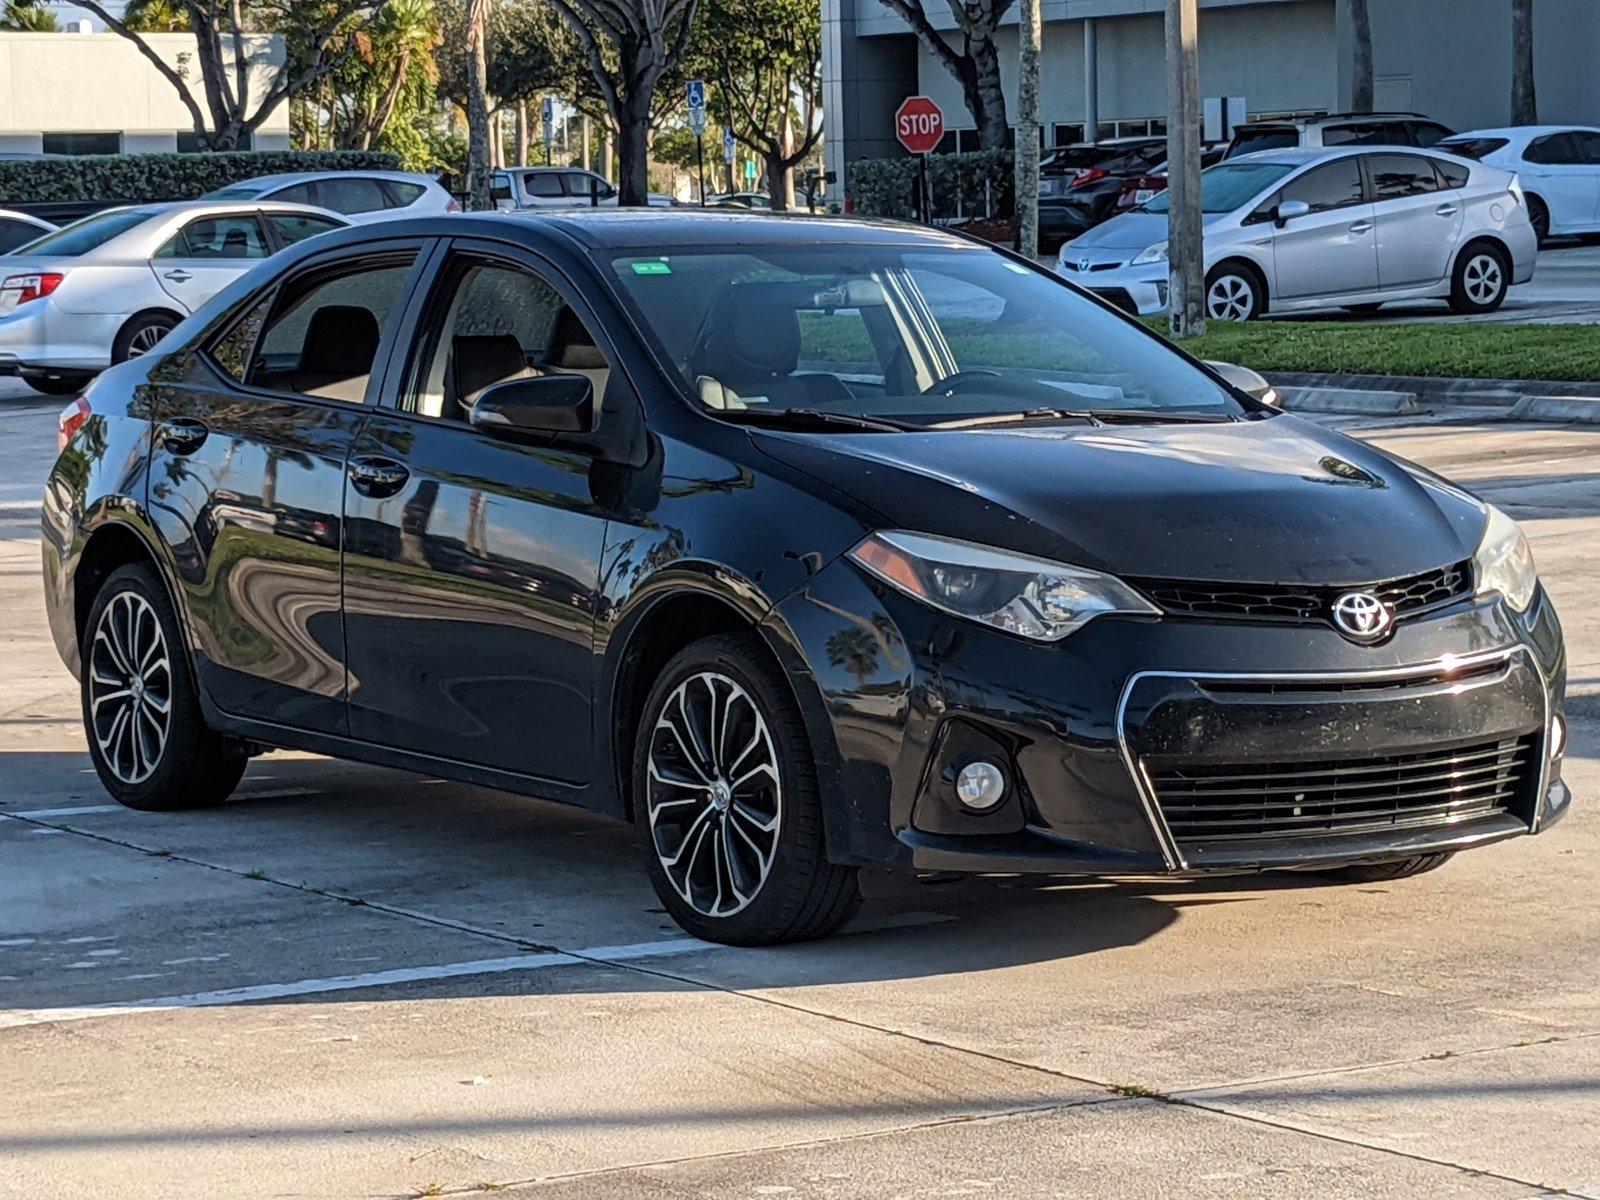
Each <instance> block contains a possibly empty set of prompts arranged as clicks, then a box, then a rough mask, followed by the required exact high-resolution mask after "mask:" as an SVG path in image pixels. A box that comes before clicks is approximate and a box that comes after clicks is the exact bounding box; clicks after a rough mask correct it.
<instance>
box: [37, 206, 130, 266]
mask: <svg viewBox="0 0 1600 1200" xmlns="http://www.w3.org/2000/svg"><path fill="white" fill-rule="evenodd" d="M160 211H161V210H159V209H154V208H125V209H122V210H121V211H119V212H104V213H96V214H95V215H94V216H92V217H85V218H84V219H83V220H81V221H74V222H73V223H72V224H71V225H68V226H66V227H65V228H63V229H58V230H56V232H54V233H52V234H48V235H47V236H45V237H43V238H41V239H40V240H39V243H38V245H36V246H34V247H33V248H32V249H31V250H30V253H32V254H47V255H50V256H51V257H54V258H77V257H78V256H79V255H81V254H87V253H89V251H91V250H98V249H99V248H100V247H101V246H104V245H105V244H106V243H107V242H109V241H110V240H111V239H112V238H114V237H120V236H122V235H123V234H124V233H127V232H128V231H129V230H130V229H133V228H135V227H137V226H139V225H143V224H144V223H145V222H146V221H148V220H149V219H150V218H151V217H154V216H159V215H160Z"/></svg>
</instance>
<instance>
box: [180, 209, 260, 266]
mask: <svg viewBox="0 0 1600 1200" xmlns="http://www.w3.org/2000/svg"><path fill="white" fill-rule="evenodd" d="M270 253H271V250H270V249H268V247H267V235H266V231H265V230H263V229H262V228H261V222H260V221H258V220H256V218H254V217H249V216H220V217H201V218H199V219H198V220H194V221H190V222H189V223H188V224H187V225H185V226H184V227H183V228H182V229H180V230H178V232H177V233H175V234H173V235H172V237H170V238H169V239H167V243H166V244H165V245H164V246H162V247H161V249H159V250H157V251H156V255H155V256H156V257H157V258H228V259H234V258H266V257H267V255H268V254H270Z"/></svg>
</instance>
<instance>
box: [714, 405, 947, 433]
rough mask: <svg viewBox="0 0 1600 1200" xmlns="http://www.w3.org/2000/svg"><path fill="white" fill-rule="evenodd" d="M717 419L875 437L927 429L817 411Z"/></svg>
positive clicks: (750, 412)
mask: <svg viewBox="0 0 1600 1200" xmlns="http://www.w3.org/2000/svg"><path fill="white" fill-rule="evenodd" d="M716 415H717V416H719V417H722V418H723V419H725V420H729V421H750V422H753V423H755V424H760V425H767V424H771V425H794V426H800V427H802V428H803V427H805V426H807V425H811V426H818V425H820V426H822V427H824V428H827V429H856V430H861V429H865V430H870V431H872V432H874V433H904V432H905V431H907V430H910V429H924V428H926V426H923V425H913V424H911V423H910V422H909V421H896V420H894V419H893V418H891V417H861V416H857V415H856V414H854V413H836V412H825V411H823V410H822V409H817V408H726V409H722V410H721V411H719V412H718V413H717V414H716Z"/></svg>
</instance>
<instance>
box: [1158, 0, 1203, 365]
mask: <svg viewBox="0 0 1600 1200" xmlns="http://www.w3.org/2000/svg"><path fill="white" fill-rule="evenodd" d="M1199 24H1200V22H1199V13H1198V12H1197V3H1196V0H1167V177H1168V180H1169V182H1168V185H1167V186H1168V190H1169V191H1170V193H1171V197H1172V200H1171V203H1170V205H1169V206H1168V211H1167V297H1168V309H1169V311H1170V313H1171V327H1172V336H1173V337H1179V338H1182V337H1195V336H1198V335H1200V334H1202V333H1204V332H1205V331H1206V309H1205V289H1206V282H1205V270H1206V268H1205V247H1204V243H1203V240H1202V239H1203V238H1204V236H1205V226H1204V223H1203V220H1202V217H1201V214H1200V67H1199Z"/></svg>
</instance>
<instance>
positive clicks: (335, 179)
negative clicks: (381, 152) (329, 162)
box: [317, 175, 390, 223]
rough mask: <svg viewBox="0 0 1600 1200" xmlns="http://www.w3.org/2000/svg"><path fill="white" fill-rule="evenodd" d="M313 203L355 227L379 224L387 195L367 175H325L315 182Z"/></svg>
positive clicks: (386, 204) (387, 205) (383, 212)
mask: <svg viewBox="0 0 1600 1200" xmlns="http://www.w3.org/2000/svg"><path fill="white" fill-rule="evenodd" d="M317 203H318V204H319V205H321V206H322V207H323V208H331V209H332V210H333V211H334V212H336V213H339V214H340V215H341V216H343V217H346V218H348V219H349V220H351V221H355V222H357V223H360V222H364V221H377V220H382V219H383V218H384V217H385V216H387V215H388V210H389V208H390V203H389V193H388V192H386V191H384V190H383V184H382V183H380V182H379V181H378V180H376V179H373V178H372V177H371V176H369V175H347V176H343V175H328V176H323V177H322V178H321V179H318V180H317Z"/></svg>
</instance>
